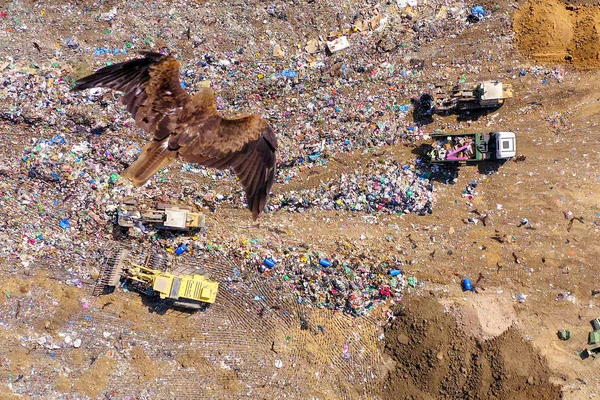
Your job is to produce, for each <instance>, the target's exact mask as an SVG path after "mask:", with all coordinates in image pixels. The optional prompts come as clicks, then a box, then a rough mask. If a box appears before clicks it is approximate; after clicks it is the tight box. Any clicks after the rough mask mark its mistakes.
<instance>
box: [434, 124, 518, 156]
mask: <svg viewBox="0 0 600 400" xmlns="http://www.w3.org/2000/svg"><path fill="white" fill-rule="evenodd" d="M431 138H432V143H431V148H430V150H429V151H428V153H427V155H428V156H429V160H430V162H432V163H460V162H465V163H466V162H477V161H486V160H489V161H492V160H507V159H510V158H512V157H514V156H515V155H516V152H517V138H516V136H515V134H514V132H490V133H487V134H484V133H453V134H445V133H439V134H433V135H431Z"/></svg>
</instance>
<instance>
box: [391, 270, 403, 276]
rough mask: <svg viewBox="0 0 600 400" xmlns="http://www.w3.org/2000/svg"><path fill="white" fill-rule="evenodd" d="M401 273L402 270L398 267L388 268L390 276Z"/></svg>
mask: <svg viewBox="0 0 600 400" xmlns="http://www.w3.org/2000/svg"><path fill="white" fill-rule="evenodd" d="M401 273H402V271H400V270H399V269H390V271H389V274H390V275H391V276H398V275H400V274H401Z"/></svg>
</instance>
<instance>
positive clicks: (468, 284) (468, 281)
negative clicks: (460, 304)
mask: <svg viewBox="0 0 600 400" xmlns="http://www.w3.org/2000/svg"><path fill="white" fill-rule="evenodd" d="M462 287H463V290H464V291H468V290H473V285H472V284H471V279H469V278H465V279H463V280H462Z"/></svg>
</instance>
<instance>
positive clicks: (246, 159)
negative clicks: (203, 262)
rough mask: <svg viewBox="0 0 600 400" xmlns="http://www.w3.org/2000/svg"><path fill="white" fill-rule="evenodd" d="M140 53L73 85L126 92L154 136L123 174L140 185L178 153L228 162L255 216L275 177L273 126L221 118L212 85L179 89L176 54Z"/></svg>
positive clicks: (210, 163)
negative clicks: (195, 91)
mask: <svg viewBox="0 0 600 400" xmlns="http://www.w3.org/2000/svg"><path fill="white" fill-rule="evenodd" d="M142 54H143V55H144V58H138V59H133V60H130V61H126V62H123V63H118V64H114V65H110V66H108V67H104V68H102V69H100V70H98V71H96V72H95V73H94V74H92V75H90V76H86V77H84V78H81V79H79V80H78V81H77V85H76V86H75V87H74V89H73V90H84V89H88V88H92V87H106V88H110V89H113V90H117V91H121V92H124V93H125V95H124V96H123V98H122V102H123V104H124V105H125V106H126V107H127V110H128V111H129V112H130V113H131V114H132V116H133V118H134V120H135V122H136V125H137V126H138V127H140V128H142V129H144V130H145V131H146V132H148V133H150V134H152V135H153V136H154V138H153V140H152V141H151V142H150V143H148V144H147V145H146V146H145V147H144V149H143V151H142V154H141V155H140V156H139V158H138V159H137V160H136V161H135V162H134V163H133V164H132V165H130V166H129V167H128V168H127V169H126V170H125V171H124V172H123V173H122V174H121V175H122V176H124V177H127V178H129V179H131V180H132V181H133V183H134V185H136V186H141V185H143V184H144V183H145V182H146V181H147V180H148V179H150V177H151V176H152V175H154V174H155V173H156V171H158V170H159V169H161V168H163V167H165V166H166V165H168V164H169V163H171V162H172V161H173V160H174V159H175V158H176V157H177V154H180V155H181V156H182V158H183V159H184V160H186V161H187V162H193V163H198V164H202V165H205V166H207V167H212V168H217V169H227V168H230V167H231V168H233V170H234V172H235V173H236V175H237V176H238V178H239V179H240V182H241V184H242V187H243V188H244V192H245V193H246V199H247V202H248V208H249V209H250V210H251V211H252V216H253V218H254V219H257V218H258V215H259V214H260V212H261V211H262V210H263V209H264V207H265V205H266V202H267V197H268V195H269V192H270V190H271V187H272V185H273V182H274V178H275V169H276V158H275V153H276V151H277V146H278V145H277V138H276V136H275V134H274V133H273V131H272V130H271V127H270V126H269V125H268V124H267V122H266V121H265V120H264V119H262V118H260V117H258V116H254V115H250V116H241V117H236V118H232V119H227V118H222V117H221V116H219V115H218V113H217V109H216V106H215V100H214V94H213V92H212V90H211V89H209V88H203V89H202V90H201V91H200V92H199V93H198V94H196V95H195V96H193V97H192V96H190V95H189V94H188V93H187V92H186V91H185V90H184V89H182V87H181V83H180V81H179V68H180V64H179V62H178V61H177V60H175V59H174V58H172V57H169V56H163V55H161V54H158V53H147V52H145V53H142Z"/></svg>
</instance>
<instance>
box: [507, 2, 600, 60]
mask: <svg viewBox="0 0 600 400" xmlns="http://www.w3.org/2000/svg"><path fill="white" fill-rule="evenodd" d="M514 30H515V40H516V44H517V46H518V48H519V49H520V50H521V51H523V52H525V53H527V54H530V55H531V56H533V57H534V58H535V59H536V60H538V61H542V62H565V61H566V62H571V63H573V64H574V65H575V66H576V67H580V68H597V67H600V6H598V5H574V4H565V3H564V2H561V1H558V0H530V1H528V2H527V3H525V4H523V6H521V8H520V9H519V10H518V11H517V12H515V15H514Z"/></svg>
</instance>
